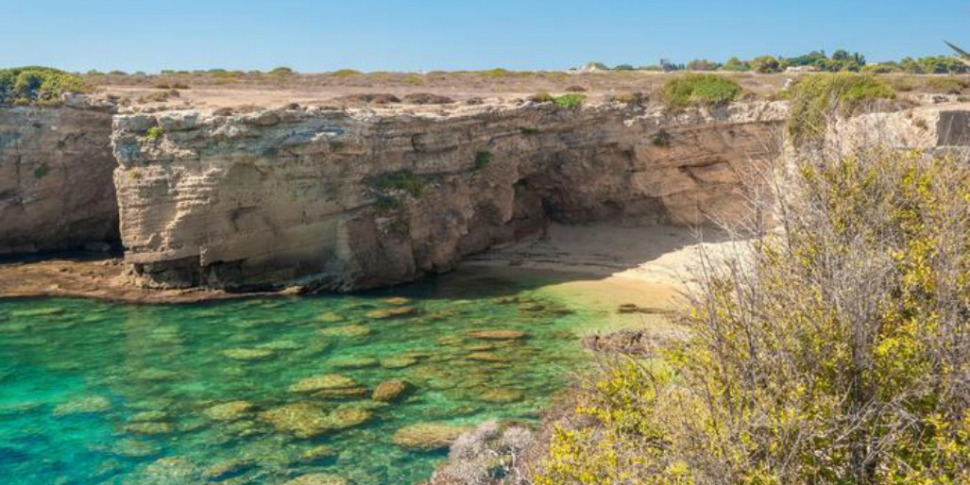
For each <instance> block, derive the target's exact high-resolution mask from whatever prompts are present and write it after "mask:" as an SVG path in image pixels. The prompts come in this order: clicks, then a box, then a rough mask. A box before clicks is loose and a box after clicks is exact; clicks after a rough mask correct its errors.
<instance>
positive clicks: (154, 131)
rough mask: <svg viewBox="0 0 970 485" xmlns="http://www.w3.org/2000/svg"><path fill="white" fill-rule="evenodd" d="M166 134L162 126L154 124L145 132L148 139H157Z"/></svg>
mask: <svg viewBox="0 0 970 485" xmlns="http://www.w3.org/2000/svg"><path fill="white" fill-rule="evenodd" d="M164 134H165V132H164V131H163V130H162V129H161V127H158V126H153V127H151V128H149V129H148V131H146V132H145V139H146V140H157V139H158V138H160V137H161V136H162V135H164Z"/></svg>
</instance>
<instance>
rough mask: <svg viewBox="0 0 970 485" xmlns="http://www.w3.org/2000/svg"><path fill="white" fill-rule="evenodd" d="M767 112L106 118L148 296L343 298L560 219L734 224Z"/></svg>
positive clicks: (774, 116) (615, 109)
mask: <svg viewBox="0 0 970 485" xmlns="http://www.w3.org/2000/svg"><path fill="white" fill-rule="evenodd" d="M784 114H785V106H784V104H783V103H751V104H738V105H733V106H731V107H729V108H723V109H720V110H715V111H706V110H703V111H702V110H697V111H689V112H686V113H683V114H680V115H678V116H667V115H665V114H663V113H662V112H661V111H653V112H643V111H642V110H633V109H630V108H626V107H620V106H611V105H607V106H600V107H592V108H587V109H582V110H561V109H556V108H554V107H552V106H548V105H538V106H525V107H522V108H520V109H514V110H488V109H483V110H482V111H481V112H478V113H474V114H468V115H463V116H452V117H434V116H430V115H429V116H408V115H393V116H376V115H374V114H373V113H371V112H366V111H359V112H354V111H349V112H348V111H327V110H319V109H310V110H302V109H293V110H275V111H274V110H270V111H261V112H256V113H250V114H245V115H232V116H215V115H212V114H207V113H203V112H199V111H170V112H163V113H155V114H136V115H127V116H118V117H116V118H115V126H114V134H113V145H114V152H115V155H116V158H117V160H118V164H119V166H118V168H117V169H116V171H115V174H114V180H115V185H116V187H117V190H118V200H119V209H120V214H121V234H122V239H123V243H124V246H125V248H126V261H127V262H128V263H130V264H131V266H132V269H133V271H134V273H135V274H136V275H137V276H139V277H140V279H141V281H142V283H144V284H147V285H151V286H176V287H179V286H196V285H205V286H212V287H221V288H254V287H261V286H269V285H275V284H281V283H301V284H308V285H311V286H315V287H318V288H321V289H330V290H339V291H344V290H352V289H361V288H369V287H375V286H380V285H387V284H394V283H401V282H405V281H410V280H413V279H415V278H417V277H419V276H421V275H423V274H427V273H434V272H440V271H444V270H448V269H450V268H452V267H453V266H454V265H455V264H456V262H457V261H458V260H459V259H460V258H461V257H462V256H463V255H467V254H470V253H475V252H479V251H483V250H485V249H487V248H489V247H492V246H495V245H498V244H502V243H506V242H509V241H512V240H515V239H516V238H518V237H521V236H522V235H524V234H527V233H529V232H533V231H537V230H541V228H542V227H543V225H544V224H545V223H546V221H547V219H548V218H551V219H552V220H556V221H562V222H568V223H582V222H589V221H603V220H615V221H620V222H623V223H629V224H654V223H663V222H669V223H674V224H682V225H689V224H698V223H703V222H705V221H707V220H708V217H711V216H714V217H728V218H731V217H737V216H738V215H739V214H741V211H742V210H743V202H744V195H745V194H744V184H743V183H742V181H743V179H744V175H743V174H744V172H745V171H746V170H749V169H751V168H752V167H754V166H755V165H757V163H756V162H758V161H761V160H769V159H772V158H773V157H775V156H776V155H777V153H778V151H779V147H780V145H781V144H780V143H779V135H780V133H781V126H782V124H783V118H784Z"/></svg>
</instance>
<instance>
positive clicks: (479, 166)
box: [475, 151, 492, 170]
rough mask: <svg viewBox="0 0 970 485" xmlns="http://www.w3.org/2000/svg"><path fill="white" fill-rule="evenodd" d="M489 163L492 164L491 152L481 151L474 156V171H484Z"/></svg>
mask: <svg viewBox="0 0 970 485" xmlns="http://www.w3.org/2000/svg"><path fill="white" fill-rule="evenodd" d="M490 163H492V153H491V152H485V151H482V152H478V153H476V154H475V170H484V169H485V168H486V167H488V165H489V164H490Z"/></svg>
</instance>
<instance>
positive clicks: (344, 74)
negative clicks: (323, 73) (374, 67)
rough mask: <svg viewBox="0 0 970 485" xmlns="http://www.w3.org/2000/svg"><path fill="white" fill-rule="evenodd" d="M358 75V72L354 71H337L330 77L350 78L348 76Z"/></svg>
mask: <svg viewBox="0 0 970 485" xmlns="http://www.w3.org/2000/svg"><path fill="white" fill-rule="evenodd" d="M358 74H360V71H356V70H354V69H338V70H336V71H334V72H332V73H330V75H331V76H333V77H350V76H356V75H358Z"/></svg>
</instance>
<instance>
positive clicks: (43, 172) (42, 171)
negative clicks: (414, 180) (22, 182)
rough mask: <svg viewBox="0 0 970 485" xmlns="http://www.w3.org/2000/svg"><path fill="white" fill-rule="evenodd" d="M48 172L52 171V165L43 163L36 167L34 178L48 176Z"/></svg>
mask: <svg viewBox="0 0 970 485" xmlns="http://www.w3.org/2000/svg"><path fill="white" fill-rule="evenodd" d="M48 173H50V167H48V166H47V164H46V163H42V164H40V165H39V166H38V167H37V168H35V169H34V178H35V179H37V180H40V179H42V178H44V177H46V176H47V174H48Z"/></svg>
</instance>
